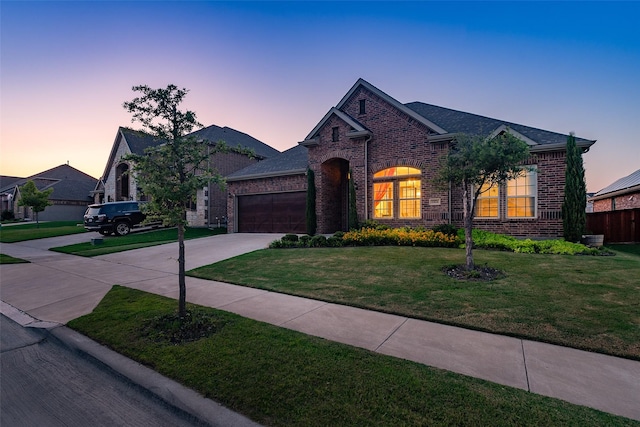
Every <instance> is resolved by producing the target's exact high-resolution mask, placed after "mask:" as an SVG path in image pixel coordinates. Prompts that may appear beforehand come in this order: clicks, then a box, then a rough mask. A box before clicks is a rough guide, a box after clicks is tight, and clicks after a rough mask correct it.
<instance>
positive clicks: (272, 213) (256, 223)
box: [238, 191, 307, 234]
mask: <svg viewBox="0 0 640 427" xmlns="http://www.w3.org/2000/svg"><path fill="white" fill-rule="evenodd" d="M306 200H307V195H306V192H305V191H299V192H294V193H277V194H257V195H253V196H239V197H238V232H240V233H299V234H300V233H305V232H306V223H305V209H306Z"/></svg>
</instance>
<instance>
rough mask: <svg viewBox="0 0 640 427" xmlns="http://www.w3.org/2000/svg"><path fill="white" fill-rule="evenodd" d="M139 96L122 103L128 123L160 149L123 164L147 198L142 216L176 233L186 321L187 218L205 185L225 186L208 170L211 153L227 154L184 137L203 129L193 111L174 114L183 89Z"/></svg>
mask: <svg viewBox="0 0 640 427" xmlns="http://www.w3.org/2000/svg"><path fill="white" fill-rule="evenodd" d="M133 91H134V92H139V93H141V95H140V96H138V97H135V98H134V99H133V100H131V101H129V102H125V103H124V108H125V109H126V110H127V111H128V112H129V113H132V114H133V118H132V119H131V121H132V122H135V121H138V122H140V123H141V124H142V126H143V129H144V131H146V132H147V133H149V134H151V135H153V136H155V137H156V138H159V139H161V140H162V141H163V143H162V144H160V145H158V146H155V147H149V148H147V149H146V150H145V153H144V154H143V155H139V154H130V155H128V156H125V160H127V161H129V162H130V163H131V166H132V169H133V172H134V173H135V176H136V180H137V182H138V185H139V186H140V188H141V189H142V192H143V193H144V194H145V195H146V196H148V197H149V199H150V202H149V203H148V204H147V205H146V206H145V210H146V212H147V213H148V214H149V215H150V216H151V217H155V218H161V219H162V220H163V222H164V224H165V225H170V226H177V228H178V266H179V272H178V285H179V289H180V294H179V299H178V315H179V317H180V318H184V316H185V315H186V285H185V251H184V227H185V226H186V225H187V217H186V212H187V209H188V208H189V206H190V205H191V204H192V203H193V202H195V200H196V196H197V191H198V190H199V189H202V188H203V187H205V186H206V185H208V184H209V183H210V182H212V181H214V182H218V183H220V184H223V182H224V180H223V178H222V177H221V176H220V174H218V173H217V172H215V171H214V170H212V169H211V167H210V165H209V158H210V156H211V155H212V154H214V153H220V152H227V151H228V148H227V146H226V144H225V143H224V142H222V141H219V142H216V143H211V142H209V141H202V140H198V139H196V138H195V137H193V136H189V135H188V134H189V133H191V132H192V131H193V130H194V129H195V128H200V127H202V125H201V124H200V123H199V122H198V121H197V119H196V114H195V113H194V112H193V111H189V110H187V111H181V110H180V109H179V106H180V104H181V103H182V101H183V99H184V97H185V96H186V94H187V92H188V91H187V89H184V88H183V89H178V87H176V86H175V85H168V86H167V87H166V89H151V88H149V87H148V86H144V85H143V86H134V87H133Z"/></svg>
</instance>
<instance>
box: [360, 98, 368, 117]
mask: <svg viewBox="0 0 640 427" xmlns="http://www.w3.org/2000/svg"><path fill="white" fill-rule="evenodd" d="M365 107H366V105H365V100H364V99H361V100H360V114H366V113H367V110H366V108H365Z"/></svg>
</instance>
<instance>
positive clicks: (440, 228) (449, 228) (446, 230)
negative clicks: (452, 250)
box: [432, 224, 458, 236]
mask: <svg viewBox="0 0 640 427" xmlns="http://www.w3.org/2000/svg"><path fill="white" fill-rule="evenodd" d="M432 230H433V231H436V232H440V233H442V234H447V235H449V236H457V235H458V227H456V226H455V225H453V224H438V225H436V226H434V227H433V228H432Z"/></svg>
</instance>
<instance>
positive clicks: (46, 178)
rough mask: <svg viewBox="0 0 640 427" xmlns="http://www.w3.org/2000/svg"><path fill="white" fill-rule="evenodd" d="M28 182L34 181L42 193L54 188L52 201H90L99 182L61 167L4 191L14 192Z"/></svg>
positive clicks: (21, 181)
mask: <svg viewBox="0 0 640 427" xmlns="http://www.w3.org/2000/svg"><path fill="white" fill-rule="evenodd" d="M27 181H33V182H34V184H36V188H37V189H38V190H40V191H42V190H45V189H47V188H53V189H54V190H53V193H51V196H50V197H49V199H51V200H77V201H90V193H91V191H92V190H93V189H94V188H95V186H96V183H97V182H98V180H97V179H96V178H93V177H92V176H89V175H87V174H86V173H84V172H82V171H79V170H78V169H76V168H74V167H71V166H69V165H60V166H57V167H55V168H52V169H49V170H46V171H44V172H40V173H37V174H35V175H31V176H30V177H27V178H22V179H19V180H17V181H15V182H13V183H12V184H11V185H10V186H9V187H10V189H9V188H3V189H2V191H3V192H4V191H9V190H13V188H15V187H16V186H22V185H24V184H26V182H27Z"/></svg>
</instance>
